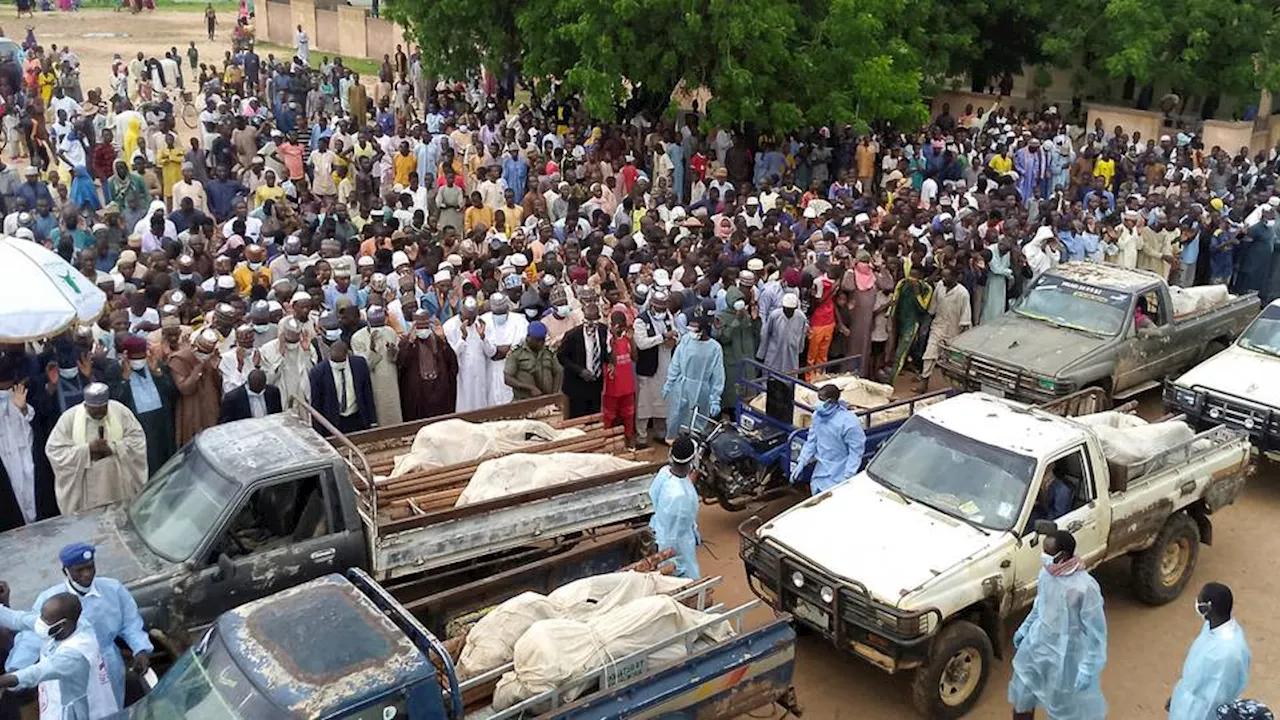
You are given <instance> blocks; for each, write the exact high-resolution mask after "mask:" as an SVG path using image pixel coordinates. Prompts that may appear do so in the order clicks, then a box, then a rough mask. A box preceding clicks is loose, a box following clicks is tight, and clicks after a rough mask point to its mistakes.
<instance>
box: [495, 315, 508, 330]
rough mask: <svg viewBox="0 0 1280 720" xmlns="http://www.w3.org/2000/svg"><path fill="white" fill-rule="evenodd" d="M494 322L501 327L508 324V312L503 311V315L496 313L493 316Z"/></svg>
mask: <svg viewBox="0 0 1280 720" xmlns="http://www.w3.org/2000/svg"><path fill="white" fill-rule="evenodd" d="M493 324H494V325H497V326H499V327H501V326H503V325H506V324H507V313H502V314H501V315H497V314H495V315H494V316H493Z"/></svg>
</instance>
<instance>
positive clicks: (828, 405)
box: [822, 400, 840, 411]
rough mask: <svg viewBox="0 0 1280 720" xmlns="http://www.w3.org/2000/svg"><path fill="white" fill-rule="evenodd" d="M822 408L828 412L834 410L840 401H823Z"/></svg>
mask: <svg viewBox="0 0 1280 720" xmlns="http://www.w3.org/2000/svg"><path fill="white" fill-rule="evenodd" d="M822 407H823V409H825V410H828V411H831V410H835V409H836V408H838V407H840V401H839V400H823V401H822Z"/></svg>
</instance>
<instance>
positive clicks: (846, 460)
mask: <svg viewBox="0 0 1280 720" xmlns="http://www.w3.org/2000/svg"><path fill="white" fill-rule="evenodd" d="M818 401H819V402H818V407H816V408H814V411H813V424H812V425H810V426H809V435H808V437H806V438H805V441H804V447H803V448H801V449H800V457H799V458H798V459H797V460H796V463H795V465H794V466H793V467H792V468H791V482H796V481H797V480H799V479H800V475H801V473H803V472H804V468H805V466H806V465H808V464H809V463H811V462H812V463H814V468H813V476H812V478H810V480H809V491H810V492H811V493H812V494H814V495H817V494H818V493H820V492H825V491H827V490H829V489H831V488H832V487H834V486H835V484H836V483H838V482H841V481H843V480H848V479H849V478H851V477H853V476H854V475H855V474H857V472H858V467H859V466H861V464H862V453H863V450H865V449H866V445H867V435H866V433H865V432H863V430H862V422H861V421H860V420H859V419H858V416H857V415H855V414H854V413H853V412H852V411H850V410H849V408H847V407H845V406H844V405H843V404H842V403H841V402H840V388H839V387H837V386H835V385H823V386H822V388H821V389H819V390H818Z"/></svg>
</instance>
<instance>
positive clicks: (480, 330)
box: [476, 320, 484, 340]
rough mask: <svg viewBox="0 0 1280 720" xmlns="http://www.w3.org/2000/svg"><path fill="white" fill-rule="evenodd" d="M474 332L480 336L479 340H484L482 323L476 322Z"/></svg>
mask: <svg viewBox="0 0 1280 720" xmlns="http://www.w3.org/2000/svg"><path fill="white" fill-rule="evenodd" d="M476 332H477V333H479V334H480V339H481V340H483V339H484V321H483V320H476Z"/></svg>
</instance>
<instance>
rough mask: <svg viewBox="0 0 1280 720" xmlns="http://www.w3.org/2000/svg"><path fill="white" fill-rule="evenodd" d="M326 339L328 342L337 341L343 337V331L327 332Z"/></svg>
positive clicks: (325, 333) (325, 332)
mask: <svg viewBox="0 0 1280 720" xmlns="http://www.w3.org/2000/svg"><path fill="white" fill-rule="evenodd" d="M324 337H325V339H326V340H330V341H333V340H337V339H338V338H340V337H342V331H341V330H325V331H324Z"/></svg>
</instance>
